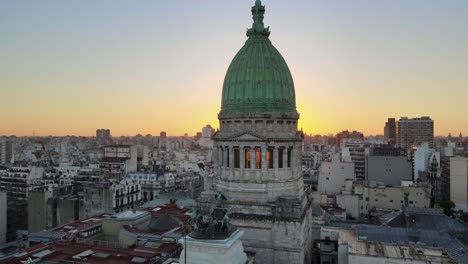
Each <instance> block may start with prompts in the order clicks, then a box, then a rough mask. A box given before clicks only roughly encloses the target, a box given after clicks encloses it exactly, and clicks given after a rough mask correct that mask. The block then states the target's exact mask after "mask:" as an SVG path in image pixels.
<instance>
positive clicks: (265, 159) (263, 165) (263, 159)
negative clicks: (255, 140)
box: [262, 146, 268, 175]
mask: <svg viewBox="0 0 468 264" xmlns="http://www.w3.org/2000/svg"><path fill="white" fill-rule="evenodd" d="M267 151H268V149H267V147H266V146H262V175H263V174H264V173H266V171H267V168H268V164H267V158H266V156H267Z"/></svg>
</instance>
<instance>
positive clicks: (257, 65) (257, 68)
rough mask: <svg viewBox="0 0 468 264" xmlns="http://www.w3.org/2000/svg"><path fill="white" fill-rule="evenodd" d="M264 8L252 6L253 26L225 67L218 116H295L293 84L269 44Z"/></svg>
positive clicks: (283, 65)
mask: <svg viewBox="0 0 468 264" xmlns="http://www.w3.org/2000/svg"><path fill="white" fill-rule="evenodd" d="M264 14H265V7H264V6H262V4H261V1H260V0H257V1H256V3H255V6H253V7H252V15H253V20H254V23H253V25H252V28H251V29H248V30H247V36H248V40H247V41H246V42H245V44H244V46H243V47H242V48H241V49H240V51H239V52H238V53H237V55H236V56H235V57H234V59H233V60H232V62H231V65H230V66H229V68H228V71H227V73H226V77H225V79H224V85H223V95H222V103H221V113H220V114H221V115H223V114H234V113H253V114H255V113H284V114H296V113H297V112H296V99H295V93H294V82H293V79H292V76H291V72H290V71H289V68H288V65H287V64H286V61H285V60H284V59H283V57H282V56H281V54H280V53H279V52H278V50H277V49H276V48H275V47H274V46H273V45H272V44H271V41H270V39H269V38H268V37H269V35H270V31H269V28H265V26H264V24H263V15H264Z"/></svg>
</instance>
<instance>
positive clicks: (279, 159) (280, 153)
mask: <svg viewBox="0 0 468 264" xmlns="http://www.w3.org/2000/svg"><path fill="white" fill-rule="evenodd" d="M283 152H284V149H283V148H279V149H278V168H280V169H282V168H283Z"/></svg>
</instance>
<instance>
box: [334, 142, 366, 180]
mask: <svg viewBox="0 0 468 264" xmlns="http://www.w3.org/2000/svg"><path fill="white" fill-rule="evenodd" d="M368 154H369V145H367V144H363V143H348V144H346V146H345V147H343V148H342V149H341V158H342V160H343V161H345V162H353V163H354V174H355V175H356V180H365V179H366V171H367V163H366V162H367V160H366V155H368Z"/></svg>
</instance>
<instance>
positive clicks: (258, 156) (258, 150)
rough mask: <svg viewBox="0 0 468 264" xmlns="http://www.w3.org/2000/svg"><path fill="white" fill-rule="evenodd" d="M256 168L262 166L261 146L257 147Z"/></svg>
mask: <svg viewBox="0 0 468 264" xmlns="http://www.w3.org/2000/svg"><path fill="white" fill-rule="evenodd" d="M255 168H256V169H261V168H262V150H261V149H260V148H256V149H255Z"/></svg>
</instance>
